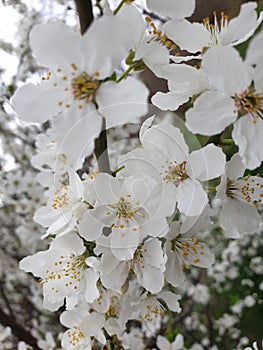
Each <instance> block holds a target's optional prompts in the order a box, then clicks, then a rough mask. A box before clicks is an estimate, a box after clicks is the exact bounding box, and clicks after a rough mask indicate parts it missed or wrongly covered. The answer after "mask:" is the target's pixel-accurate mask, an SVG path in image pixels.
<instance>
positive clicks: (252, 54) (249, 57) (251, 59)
mask: <svg viewBox="0 0 263 350" xmlns="http://www.w3.org/2000/svg"><path fill="white" fill-rule="evenodd" d="M262 42H263V31H262V30H261V31H260V32H259V33H258V34H256V35H255V36H254V37H253V38H252V39H251V40H250V42H249V45H248V48H247V50H246V62H247V63H249V64H251V65H253V64H256V63H258V62H259V61H260V59H261V57H262V55H263V53H262V47H261V44H262Z"/></svg>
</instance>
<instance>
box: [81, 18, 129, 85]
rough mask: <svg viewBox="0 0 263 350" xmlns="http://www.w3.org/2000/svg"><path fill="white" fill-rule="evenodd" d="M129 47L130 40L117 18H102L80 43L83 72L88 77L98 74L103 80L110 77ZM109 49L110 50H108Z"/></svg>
mask: <svg viewBox="0 0 263 350" xmlns="http://www.w3.org/2000/svg"><path fill="white" fill-rule="evenodd" d="M130 47H131V38H130V36H129V32H128V29H127V27H126V26H125V24H124V23H123V21H121V20H118V16H116V17H115V16H103V17H101V18H99V19H98V20H97V21H95V22H93V24H92V25H91V26H90V27H89V29H88V30H87V32H86V33H85V34H84V35H83V37H82V41H81V53H82V55H83V57H84V58H85V57H86V58H87V59H85V60H84V65H83V67H82V68H83V70H85V71H86V72H87V73H88V74H89V75H94V73H96V72H97V73H99V79H100V80H103V79H105V78H107V77H109V76H111V75H112V73H113V71H114V69H115V68H117V67H118V66H119V65H120V63H121V61H122V59H123V58H125V57H126V56H127V54H128V52H129V49H130ZM109 48H110V49H109Z"/></svg>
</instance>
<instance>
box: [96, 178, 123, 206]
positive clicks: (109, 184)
mask: <svg viewBox="0 0 263 350" xmlns="http://www.w3.org/2000/svg"><path fill="white" fill-rule="evenodd" d="M94 189H95V194H96V197H97V199H98V201H99V202H100V203H101V204H102V205H107V204H116V203H118V201H119V197H120V196H121V195H122V192H123V191H122V185H121V183H120V181H119V180H118V179H116V178H114V177H112V176H110V175H109V174H106V173H100V174H99V175H98V176H96V178H95V181H94Z"/></svg>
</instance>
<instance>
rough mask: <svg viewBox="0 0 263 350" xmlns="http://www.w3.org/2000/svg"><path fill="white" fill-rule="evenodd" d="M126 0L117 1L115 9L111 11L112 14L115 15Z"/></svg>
mask: <svg viewBox="0 0 263 350" xmlns="http://www.w3.org/2000/svg"><path fill="white" fill-rule="evenodd" d="M125 2H126V0H121V2H120V3H119V5H118V6H117V7H116V9H115V10H114V11H113V14H114V15H117V13H118V12H119V11H120V9H121V8H122V6H123V5H124V4H125Z"/></svg>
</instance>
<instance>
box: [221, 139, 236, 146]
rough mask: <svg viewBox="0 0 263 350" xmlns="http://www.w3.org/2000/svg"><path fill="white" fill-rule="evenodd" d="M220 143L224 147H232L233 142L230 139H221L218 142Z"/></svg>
mask: <svg viewBox="0 0 263 350" xmlns="http://www.w3.org/2000/svg"><path fill="white" fill-rule="evenodd" d="M220 142H221V143H223V144H224V145H233V143H234V140H232V139H222V140H220Z"/></svg>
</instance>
